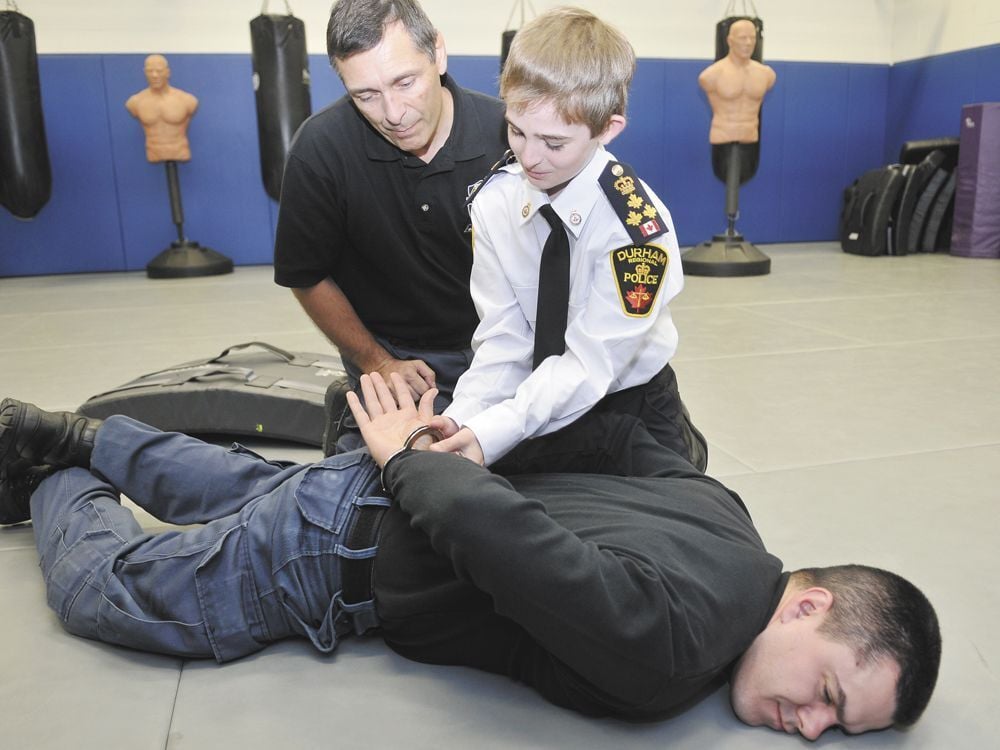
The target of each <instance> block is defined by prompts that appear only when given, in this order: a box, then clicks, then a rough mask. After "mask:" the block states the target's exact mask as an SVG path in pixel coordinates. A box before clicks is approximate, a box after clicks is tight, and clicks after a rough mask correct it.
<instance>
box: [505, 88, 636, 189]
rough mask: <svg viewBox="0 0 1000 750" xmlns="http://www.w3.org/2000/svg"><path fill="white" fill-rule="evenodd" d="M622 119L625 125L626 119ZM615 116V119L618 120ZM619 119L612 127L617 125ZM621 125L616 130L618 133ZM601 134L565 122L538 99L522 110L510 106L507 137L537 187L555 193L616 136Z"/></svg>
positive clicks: (585, 126) (582, 126) (551, 108)
mask: <svg viewBox="0 0 1000 750" xmlns="http://www.w3.org/2000/svg"><path fill="white" fill-rule="evenodd" d="M615 118H617V120H621V125H622V127H624V122H625V120H624V118H620V117H618V116H617V115H616V116H615ZM615 118H613V119H615ZM617 120H616V122H615V123H613V124H612V125H611V126H609V128H613V129H614V128H616V127H617ZM618 130H620V128H617V129H615V131H614V132H615V134H617V132H618ZM609 132H610V131H605V132H604V133H602V134H600V135H598V136H592V135H591V134H590V128H589V127H588V126H587V125H583V124H581V123H569V122H566V121H565V120H564V119H563V118H562V115H560V114H559V113H558V112H557V111H556V109H555V107H553V106H552V104H551V103H549V102H545V101H543V102H539V103H537V104H533V105H531V106H529V107H528V108H526V109H524V110H521V111H514V110H513V109H512V108H510V107H508V108H507V140H508V141H509V143H510V148H511V150H512V151H513V152H514V154H515V155H516V156H517V160H518V162H520V164H521V167H523V169H524V174H525V176H526V177H527V178H528V182H530V183H531V184H532V185H533V186H534V187H536V188H538V189H539V190H544V191H545V192H547V193H548V194H549V195H550V196H554V195H555V194H556V193H558V192H559V191H560V190H561V189H562V188H563V187H565V186H566V183H568V182H569V181H570V180H572V179H573V178H574V177H576V176H577V175H578V174H579V173H580V170H581V169H583V168H584V167H585V166H587V163H588V162H589V161H590V159H591V157H593V155H594V152H595V151H596V150H597V147H598V146H600V145H601V144H602V143H608V142H609V141H610V140H611V138H613V137H614V135H610V136H609Z"/></svg>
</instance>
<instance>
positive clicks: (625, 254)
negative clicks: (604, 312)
mask: <svg viewBox="0 0 1000 750" xmlns="http://www.w3.org/2000/svg"><path fill="white" fill-rule="evenodd" d="M668 263H669V259H668V256H667V251H666V250H664V249H663V248H661V247H659V246H658V245H626V246H625V247H620V248H618V249H617V250H614V251H612V253H611V273H612V274H613V275H614V277H615V285H616V287H617V288H618V296H619V298H620V299H621V303H622V311H623V312H624V313H625V314H626V315H627V316H629V317H630V318H645V317H646V316H647V315H649V313H650V312H652V310H653V304H654V303H655V302H656V295H657V293H658V292H659V291H660V286H661V285H662V283H663V279H664V277H665V276H666V275H667V264H668Z"/></svg>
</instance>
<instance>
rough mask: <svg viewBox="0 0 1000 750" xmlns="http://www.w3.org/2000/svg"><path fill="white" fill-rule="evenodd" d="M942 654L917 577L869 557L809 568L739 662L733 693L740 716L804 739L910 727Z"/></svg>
mask: <svg viewBox="0 0 1000 750" xmlns="http://www.w3.org/2000/svg"><path fill="white" fill-rule="evenodd" d="M940 662H941V632H940V629H939V627H938V620H937V615H936V614H935V612H934V608H933V607H932V606H931V604H930V602H929V601H927V598H926V597H925V596H924V595H923V593H921V592H920V590H919V589H917V587H916V586H914V585H913V584H912V583H910V582H909V581H907V580H906V579H904V578H901V577H900V576H898V575H896V574H894V573H890V572H888V571H884V570H879V569H877V568H870V567H866V566H862V565H843V566H836V567H831V568H806V569H803V570H799V571H796V572H794V573H792V575H791V579H790V580H789V583H788V586H787V588H786V590H785V593H784V596H783V597H782V600H781V603H780V604H779V605H778V608H777V610H776V611H775V612H774V615H773V616H772V618H771V620H770V621H769V622H768V624H767V627H765V628H764V630H763V631H762V632H761V633H760V634H759V635H758V636H757V638H756V639H755V640H754V642H753V643H752V644H751V646H750V648H749V649H748V650H747V652H746V653H745V654H744V655H743V656H742V657H741V659H740V661H739V662H738V663H737V665H736V668H735V669H734V671H733V676H732V680H731V686H730V700H731V702H732V705H733V710H734V711H735V712H736V715H737V716H738V717H739V718H740V720H741V721H744V722H745V723H747V724H751V725H753V726H760V725H765V726H769V727H771V728H772V729H776V730H778V731H784V732H789V733H794V732H798V733H800V734H801V735H802V736H804V737H806V738H807V739H816V737H818V736H819V735H820V734H822V732H823V731H824V730H826V729H827V728H829V727H831V726H839V727H840V728H841V729H843V730H844V731H845V732H850V733H860V732H866V731H869V730H872V729H884V728H886V727H889V726H896V727H906V726H909V725H911V724H913V723H914V722H915V721H916V720H917V719H918V718H919V717H920V715H921V714H922V713H923V711H924V708H926V706H927V703H928V702H929V701H930V698H931V694H932V693H933V691H934V685H935V683H936V682H937V675H938V667H939V665H940Z"/></svg>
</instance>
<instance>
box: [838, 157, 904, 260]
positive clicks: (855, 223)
mask: <svg viewBox="0 0 1000 750" xmlns="http://www.w3.org/2000/svg"><path fill="white" fill-rule="evenodd" d="M909 169H910V168H909V167H902V166H900V165H899V164H890V165H889V166H887V167H880V168H878V169H872V170H870V171H868V172H865V173H864V174H863V175H861V177H859V178H858V179H857V180H855V182H854V184H853V185H851V186H850V187H849V188H847V190H845V191H844V206H843V210H842V212H841V219H840V246H841V247H842V248H843V250H844V252H846V253H852V254H854V255H885V254H886V253H887V252H888V250H889V247H890V242H889V240H890V233H891V230H890V222H891V220H892V217H893V211H894V209H895V207H896V205H897V199H898V197H899V191H900V190H901V189H902V187H903V185H904V184H905V182H906V178H907V175H908V174H909V171H908V170H909Z"/></svg>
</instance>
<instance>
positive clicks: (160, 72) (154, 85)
mask: <svg viewBox="0 0 1000 750" xmlns="http://www.w3.org/2000/svg"><path fill="white" fill-rule="evenodd" d="M143 71H144V72H145V73H146V81H147V82H148V83H149V87H150V88H151V89H153V90H159V89H162V88H163V87H164V86H166V85H167V81H169V80H170V68H168V67H167V61H166V59H165V58H163V57H160V56H159V55H152V56H150V57H147V58H146V64H145V66H143Z"/></svg>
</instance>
